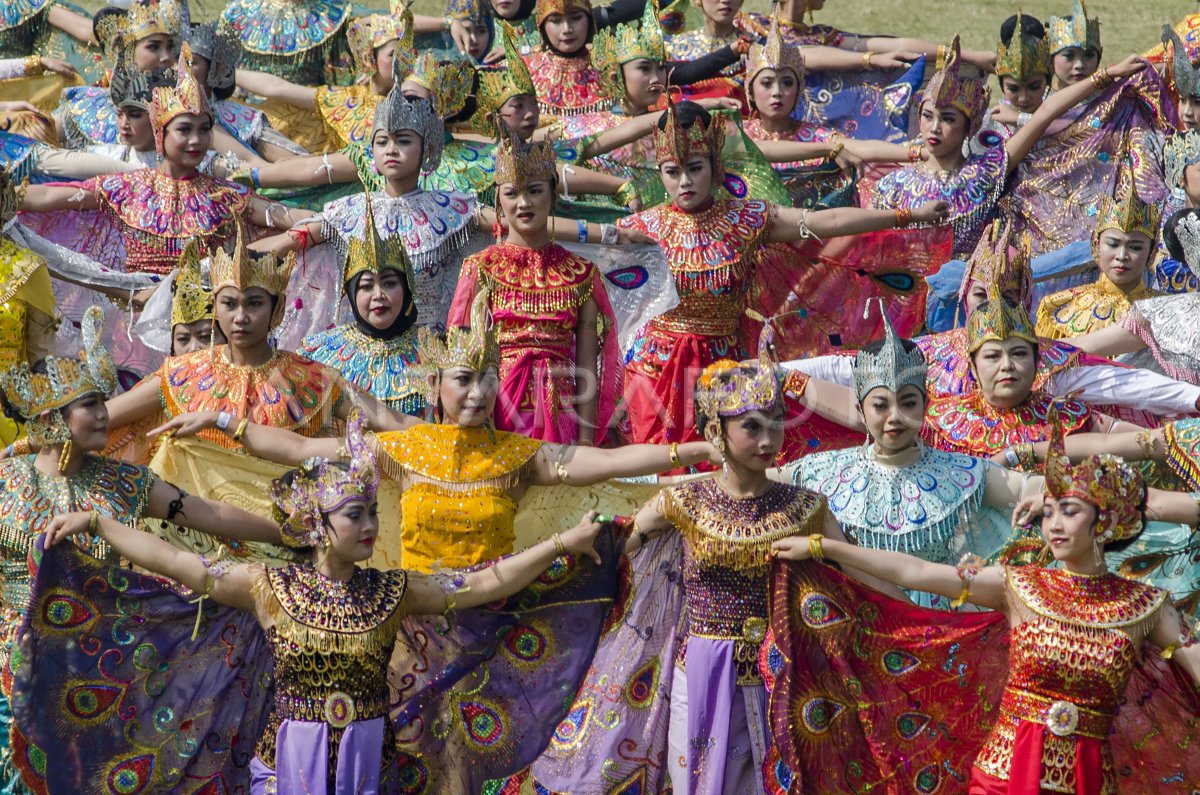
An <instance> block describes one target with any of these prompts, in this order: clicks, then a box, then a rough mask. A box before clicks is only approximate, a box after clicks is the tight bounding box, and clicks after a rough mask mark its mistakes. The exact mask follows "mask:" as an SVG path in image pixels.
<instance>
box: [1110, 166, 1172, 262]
mask: <svg viewBox="0 0 1200 795" xmlns="http://www.w3.org/2000/svg"><path fill="white" fill-rule="evenodd" d="M1161 220H1162V210H1160V209H1159V206H1158V203H1157V202H1144V201H1142V199H1141V197H1139V196H1138V192H1137V180H1136V178H1135V177H1134V173H1133V166H1132V165H1131V164H1130V163H1129V161H1128V160H1126V161H1124V162H1123V163H1122V164H1121V166H1120V168H1118V169H1117V185H1116V187H1115V188H1114V190H1113V195H1112V196H1105V197H1104V198H1102V199H1101V200H1100V208H1099V212H1098V213H1097V215H1096V231H1095V234H1094V235H1093V242H1094V241H1095V240H1098V239H1099V238H1100V233H1101V232H1103V231H1104V230H1105V229H1119V230H1121V231H1122V232H1124V233H1126V234H1130V233H1133V232H1141V233H1142V234H1143V235H1145V236H1146V237H1148V238H1150V240H1151V241H1153V240H1154V239H1156V238H1157V237H1158V228H1159V221H1161Z"/></svg>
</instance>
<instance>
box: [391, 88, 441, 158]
mask: <svg viewBox="0 0 1200 795" xmlns="http://www.w3.org/2000/svg"><path fill="white" fill-rule="evenodd" d="M374 129H376V130H387V131H388V132H389V133H393V134H395V133H398V132H400V131H402V130H411V131H412V132H415V133H416V134H417V135H419V136H421V170H422V171H433V170H434V169H435V168H437V167H438V164H439V163H441V162H442V150H443V149H444V148H445V146H446V125H445V123H444V122H443V121H442V118H441V116H439V115H438V114H437V111H436V110H434V108H433V104H432V103H431V102H430V101H429V100H427V99H417V98H412V99H410V98H408V97H406V96H404V94H403V93H401V91H400V84H399V83H396V85H395V86H393V87H392V90H391V91H390V92H388V95H387V96H386V97H385V98H384V99H383V101H382V102H380V103H379V106H378V107H377V108H376V109H375V125H374Z"/></svg>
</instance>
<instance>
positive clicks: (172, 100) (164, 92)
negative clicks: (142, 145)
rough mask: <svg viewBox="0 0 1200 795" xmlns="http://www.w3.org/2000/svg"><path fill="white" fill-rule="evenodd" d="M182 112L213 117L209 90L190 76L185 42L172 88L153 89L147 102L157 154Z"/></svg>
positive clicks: (190, 51)
mask: <svg viewBox="0 0 1200 795" xmlns="http://www.w3.org/2000/svg"><path fill="white" fill-rule="evenodd" d="M185 113H192V114H195V115H197V116H208V117H209V118H210V119H211V118H212V107H211V106H210V105H209V104H208V91H206V90H205V89H204V87H203V86H201V85H200V84H199V83H198V82H196V78H194V77H192V48H191V46H190V45H189V44H188V43H187V42H184V44H183V49H182V51H181V52H180V54H179V69H177V70H176V73H175V85H174V86H173V87H172V86H162V87H159V88H156V89H154V99H153V100H152V101H151V102H150V123H151V124H152V125H153V126H154V144H155V146H156V147H157V148H158V152H159V154H162V151H163V135H164V133H165V131H166V129H167V125H168V124H170V123H171V120H172V119H174V118H175V117H177V116H182V115H183V114H185Z"/></svg>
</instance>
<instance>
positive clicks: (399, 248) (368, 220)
mask: <svg viewBox="0 0 1200 795" xmlns="http://www.w3.org/2000/svg"><path fill="white" fill-rule="evenodd" d="M363 196H364V208H363V234H362V237H361V238H360V237H358V236H354V237H351V238H350V242H349V244H348V245H347V247H346V268H345V272H344V274H343V276H342V286H343V287H345V288H347V289H349V285H350V281H351V280H352V279H353V278H354V277H355V276H358V275H359V274H360V273H368V272H369V273H374V274H376V275H378V274H379V273H382V272H383V271H384V270H387V269H389V268H390V269H392V270H394V271H396V272H397V273H399V274H400V275H401V276H403V277H404V279H405V281H406V282H407V286H406V287H407V290H408V292H409V295H412V290H413V286H414V285H415V284H416V282H417V280H416V277H415V276H414V275H413V266H412V260H411V259H409V256H408V251H406V250H405V248H404V242H403V241H402V240H401V239H400V236H399V235H393V236H391V237H389V238H383V237H380V235H379V228H378V227H377V226H376V225H375V210H374V208H373V207H372V206H371V191H369V190H368V191H366V192H365V193H364V194H363Z"/></svg>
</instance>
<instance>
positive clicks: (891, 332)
mask: <svg viewBox="0 0 1200 795" xmlns="http://www.w3.org/2000/svg"><path fill="white" fill-rule="evenodd" d="M876 301H878V302H879V314H880V315H882V316H883V345H882V346H881V347H880V348H879V350H878V351H868V350H861V351H859V352H858V353H857V354H856V355H855V357H854V392H855V394H856V395H857V396H858V402H859V403H861V402H862V400H863V398H865V397H866V396H867V393H868V392H870V391H871V390H872V389H875V388H876V387H884V388H886V389H888V390H890V391H892V392H899V391H900V390H901V389H903V388H904V387H906V386H915V387H916V388H917V389H919V390H921V394H928V387H927V385H926V381H927V379H928V375H929V365H928V363H926V361H925V354H924V353H922V352H921V349H920V348H918V347H916V346H913V347H912V348H911V349H908V348H905V347H904V344H903V343H902V342H901V341H900V338H899V337H898V336H896V329H894V328H892V321H891V319H890V318H889V317H888V315H887V311H886V310H885V309H884V307H883V300H882V299H879V298H870V299H867V306H866V308H865V309H864V310H863V319H864V320H865V319H866V318H867V317H868V316H869V315H870V314H871V304H872V303H874V302H876Z"/></svg>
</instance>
